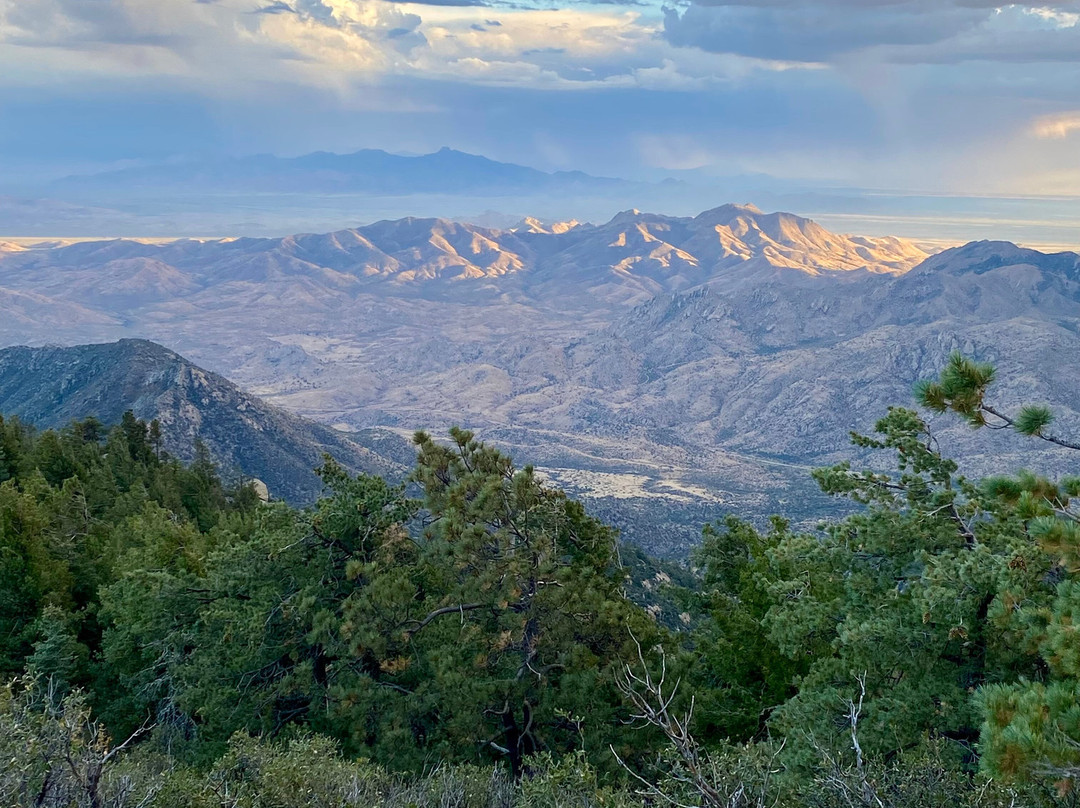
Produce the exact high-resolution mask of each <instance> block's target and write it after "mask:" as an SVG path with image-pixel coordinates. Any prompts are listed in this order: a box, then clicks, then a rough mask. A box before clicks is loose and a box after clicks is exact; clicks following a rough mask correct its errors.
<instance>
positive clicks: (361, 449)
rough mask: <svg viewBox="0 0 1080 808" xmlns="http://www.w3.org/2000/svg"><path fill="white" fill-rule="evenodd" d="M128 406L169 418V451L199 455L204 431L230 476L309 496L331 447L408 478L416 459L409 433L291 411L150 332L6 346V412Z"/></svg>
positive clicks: (1, 386) (300, 498)
mask: <svg viewBox="0 0 1080 808" xmlns="http://www.w3.org/2000/svg"><path fill="white" fill-rule="evenodd" d="M126 410H132V411H133V412H134V413H135V415H137V416H138V417H139V418H142V419H144V420H148V421H149V420H151V419H155V418H156V419H157V420H158V421H160V422H161V427H162V434H163V437H164V446H165V449H166V451H168V452H170V453H172V454H173V455H175V456H178V457H181V458H183V459H185V460H190V459H191V453H192V448H193V445H194V443H195V441H196V440H201V441H202V442H203V443H205V444H206V446H207V447H208V448H209V449H210V452H211V454H212V455H213V457H214V458H215V460H216V462H218V463H219V465H220V466H221V467H222V470H223V472H224V473H225V476H226V478H229V477H230V476H232V475H234V474H238V473H242V474H243V475H245V476H249V477H257V478H259V479H260V480H262V481H263V482H265V483H266V485H267V487H268V488H269V490H270V493H271V495H272V496H275V497H279V498H283V499H289V500H291V501H294V502H308V501H311V500H312V499H314V498H315V496H316V495H317V494H318V492H319V490H320V489H321V485H320V483H319V480H318V478H317V477H316V475H315V474H314V472H313V470H314V469H315V468H316V467H318V466H319V465H321V463H322V456H323V453H324V452H325V453H329V454H331V455H333V456H334V457H335V458H337V459H338V460H339V461H340V462H341V463H343V464H344V465H346V466H348V467H349V468H351V469H353V470H354V471H366V472H370V473H374V474H385V475H388V476H391V477H400V476H401V475H402V474H403V473H404V472H405V469H406V466H405V465H403V463H402V461H404V463H408V462H409V460H410V458H409V455H410V451H409V447H408V446H407V444H406V443H405V441H403V440H402V439H400V438H398V437H397V436H394V435H391V434H389V433H385V432H381V431H378V430H367V431H365V432H363V433H357V434H351V435H346V434H343V433H340V432H338V431H336V430H333V429H330V428H328V427H325V426H323V425H321V424H318V423H315V422H312V421H307V420H305V419H303V418H299V417H297V416H295V415H291V414H289V413H287V412H284V411H282V410H280V409H278V408H276V407H273V406H270V405H269V404H267V403H266V402H264V401H262V400H260V399H258V398H255V397H254V396H251V395H248V394H247V393H244V392H243V391H242V390H240V389H239V388H238V387H236V385H234V384H232V383H230V382H229V381H228V380H226V379H224V378H222V377H221V376H218V375H217V374H214V373H209V372H207V371H205V370H202V369H201V368H199V367H196V366H195V365H193V364H191V363H190V362H188V361H186V360H185V359H184V358H183V357H181V356H179V355H177V354H175V353H173V352H172V351H169V350H167V349H165V348H162V347H161V346H160V345H157V344H155V343H153V342H148V341H145V340H121V341H119V342H116V343H112V344H103V345H102V344H99V345H79V346H75V347H71V348H25V347H15V348H7V349H5V350H0V413H2V414H4V415H8V416H11V415H15V416H18V417H20V418H22V419H23V420H25V421H28V422H30V423H33V424H35V425H37V426H39V427H42V428H46V427H62V426H64V425H66V424H67V423H68V422H70V421H71V420H73V419H76V418H86V417H89V416H94V417H96V418H98V419H99V420H100V421H102V422H104V423H106V424H114V423H118V422H119V420H120V417H121V416H122V415H123V414H124V412H125V411H126Z"/></svg>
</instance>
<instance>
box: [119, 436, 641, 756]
mask: <svg viewBox="0 0 1080 808" xmlns="http://www.w3.org/2000/svg"><path fill="white" fill-rule="evenodd" d="M453 438H454V444H453V445H452V446H449V447H447V446H442V445H439V444H436V443H435V442H434V441H432V440H431V439H430V438H428V437H427V436H423V435H421V436H418V439H417V442H418V445H419V448H420V456H419V461H418V465H417V469H416V473H415V475H414V476H415V480H416V482H417V483H418V484H419V486H420V488H421V490H422V492H423V494H424V499H423V504H424V506H425V510H424V512H423V517H422V519H421V520H420V521H417V520H416V519H414V517H415V516H416V514H417V509H418V504H419V503H417V502H414V501H412V500H410V499H408V498H407V497H406V496H405V494H404V492H403V490H402V489H401V488H394V487H391V486H389V485H388V484H387V483H386V482H385V481H383V480H381V479H379V478H375V477H366V476H361V477H356V478H353V477H350V476H349V475H348V474H346V473H345V472H344V471H343V470H342V469H341V468H340V467H338V466H337V465H335V464H334V463H333V462H328V463H327V465H326V466H325V467H324V468H323V470H322V475H323V479H324V482H325V483H326V486H327V490H328V496H327V497H325V498H324V499H322V500H321V501H320V502H319V503H318V505H317V507H316V508H315V509H314V510H313V511H311V512H297V511H295V510H292V509H290V508H287V507H285V506H283V505H277V506H272V507H265V508H261V509H259V511H258V513H257V515H256V517H255V518H254V520H250V519H249V520H245V521H243V522H241V523H239V524H234V523H233V522H230V521H229V520H228V519H219V520H218V521H217V523H216V524H215V526H214V527H213V528H212V529H211V530H209V532H208V533H205V534H199V533H197V532H195V533H192V532H191V531H192V530H193V527H183V526H175V525H171V524H170V523H169V522H168V521H167V520H163V519H162V518H161V514H160V513H159V512H156V511H148V512H146V513H144V514H143V515H140V516H138V517H135V519H136V521H135V522H132V523H131V525H130V529H131V531H132V533H133V534H136V535H142V536H144V537H145V536H153V538H152V539H151V540H150V541H148V542H146V543H145V544H140V542H139V541H138V540H136V539H134V538H133V539H131V540H129V541H128V542H127V544H128V546H129V548H130V549H129V550H128V552H127V554H126V555H125V556H124V557H123V558H122V559H121V561H120V566H121V567H122V568H124V569H126V570H128V571H127V572H126V573H125V574H124V575H123V576H122V577H121V578H120V579H119V580H117V581H116V582H115V583H113V584H111V585H110V586H108V587H107V588H106V589H105V591H104V594H103V614H104V616H105V617H106V619H107V620H108V622H109V627H108V629H107V630H106V632H105V638H104V645H103V648H104V658H105V661H106V666H105V667H106V668H107V669H108V670H109V671H110V672H111V674H112V675H113V676H114V677H115V681H116V682H117V684H118V687H117V688H116V692H118V693H119V694H123V695H122V698H121V699H120V700H117V701H115V703H114V704H113V706H111V707H110V706H107V707H106V708H105V709H106V711H107V712H106V714H107V715H111V716H115V718H112V719H111V720H113V721H116V722H118V723H119V724H120V725H122V720H121V718H120V716H121V715H123V714H124V713H127V714H135V715H142V714H145V713H146V712H147V711H155V712H156V713H158V714H160V715H166V716H169V717H170V718H169V720H170V721H172V722H173V724H174V725H175V726H174V729H175V731H176V732H178V733H179V734H180V735H181V736H182V737H190V736H191V735H192V733H195V734H197V736H198V738H199V739H200V740H199V746H200V750H201V751H200V752H199V754H200V755H201V756H202V757H203V758H205V756H206V755H208V754H216V753H217V752H219V751H220V750H221V749H223V748H224V744H225V743H226V742H227V740H228V738H229V737H230V736H231V735H232V734H233V733H234V732H235V731H237V730H244V731H247V732H251V733H262V734H267V735H271V736H278V735H282V734H286V735H287V734H289V733H290V732H292V731H294V729H304V730H314V731H318V732H321V733H324V734H326V735H328V736H331V737H334V738H336V739H338V740H339V741H340V742H341V743H342V745H343V747H344V749H345V750H346V751H347V752H348V753H349V754H363V755H368V756H372V757H374V758H375V759H377V760H379V761H380V762H383V763H385V764H387V765H389V766H392V767H395V768H403V769H405V768H414V769H420V768H423V767H425V766H428V767H430V766H432V765H435V764H436V763H438V762H440V761H446V760H457V761H484V760H493V759H494V760H502V759H505V760H506V761H507V762H508V763H509V765H510V767H511V769H512V770H513V771H514V772H515V773H520V772H521V771H522V767H523V765H524V760H525V758H527V757H528V756H530V755H532V754H534V753H537V752H540V751H553V752H559V751H564V750H571V749H580V748H586V749H588V750H590V751H591V752H593V754H595V755H599V753H600V751H601V750H606V747H607V744H609V743H611V742H614V741H616V740H618V738H619V737H620V735H624V734H625V731H623V730H622V729H621V728H620V712H619V710H620V699H619V697H618V694H617V691H616V689H615V687H614V675H613V671H614V669H615V667H616V666H617V663H618V660H619V659H620V655H622V654H624V653H625V651H626V646H627V643H628V642H629V641H630V636H629V632H628V628H629V629H634V630H636V631H637V632H638V633H639V635H640V636H654V637H655V636H657V629H656V628H655V626H654V625H653V623H652V621H650V620H649V618H648V617H647V616H646V615H645V613H644V611H643V610H642V609H640V607H637V606H635V605H634V604H633V603H631V602H630V601H629V599H628V598H627V597H626V596H625V594H624V593H623V591H622V589H621V582H622V575H621V573H620V571H619V569H618V567H617V563H616V554H615V536H614V533H613V532H612V531H611V530H610V529H609V528H607V527H605V526H604V525H602V524H601V523H599V522H597V521H596V520H594V519H592V518H590V517H589V516H588V515H587V514H586V513H585V511H584V509H583V508H582V507H581V505H580V504H579V503H577V502H574V501H572V500H570V499H568V498H567V497H566V496H565V495H564V494H562V492H560V491H557V490H554V489H550V488H548V487H546V486H544V485H542V484H541V483H540V481H539V480H538V478H537V477H536V476H535V475H534V474H533V472H532V470H531V469H524V470H517V469H515V468H514V467H513V465H512V464H511V462H510V459H509V458H508V457H506V456H505V455H502V454H500V453H498V452H497V451H495V450H493V449H491V448H490V447H487V446H485V445H483V444H481V443H479V442H477V441H475V440H474V439H473V438H472V436H471V435H469V434H468V433H464V432H455V433H453ZM200 535H205V536H206V538H207V541H206V542H204V543H203V544H202V545H201V546H199V549H198V550H197V551H196V552H194V553H192V554H191V556H190V557H189V556H187V555H185V553H183V552H178V551H176V550H168V551H166V552H162V548H163V547H164V548H170V547H183V548H185V549H189V548H191V547H192V544H193V543H194V541H195V540H196V539H197V537H199V536H200ZM607 761H608V762H609V763H610V758H607Z"/></svg>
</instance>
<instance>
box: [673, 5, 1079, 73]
mask: <svg viewBox="0 0 1080 808" xmlns="http://www.w3.org/2000/svg"><path fill="white" fill-rule="evenodd" d="M1075 12H1076V3H1075V2H1072V1H1071V0H1070V2H1043V3H1040V4H1039V5H1038V6H1029V5H1018V4H1007V3H1002V2H1000V0H691V2H690V3H689V5H688V6H686V7H685V8H683V9H679V8H668V9H666V10H665V17H664V35H665V36H666V37H667V38H668V39H669V40H670V41H671V42H672V43H674V44H676V45H682V46H688V47H697V48H702V49H704V50H708V51H713V52H718V53H735V54H740V55H744V56H753V57H758V58H764V59H779V60H796V61H806V62H830V61H835V60H837V59H841V58H843V57H845V56H847V55H849V54H853V53H858V52H865V51H868V50H876V51H878V53H879V55H880V56H881V58H882V59H883V60H886V61H897V62H911V63H948V62H956V61H962V60H970V59H987V60H991V61H998V60H1001V61H1025V60H1030V61H1044V60H1047V59H1059V58H1065V59H1068V60H1073V59H1075V58H1076V57H1077V54H1078V53H1080V27H1078V26H1077V22H1078V21H1080V16H1078V15H1077V14H1076V13H1075Z"/></svg>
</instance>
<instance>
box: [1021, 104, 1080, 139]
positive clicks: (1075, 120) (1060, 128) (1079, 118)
mask: <svg viewBox="0 0 1080 808" xmlns="http://www.w3.org/2000/svg"><path fill="white" fill-rule="evenodd" d="M1075 132H1080V110H1077V111H1074V112H1061V113H1057V114H1055V115H1044V116H1042V117H1040V118H1036V119H1035V121H1034V122H1033V123H1032V125H1031V134H1032V135H1034V136H1035V137H1037V138H1039V139H1040V140H1064V139H1065V138H1067V137H1069V136H1070V135H1072V134H1073V133H1075Z"/></svg>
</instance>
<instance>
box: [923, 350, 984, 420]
mask: <svg viewBox="0 0 1080 808" xmlns="http://www.w3.org/2000/svg"><path fill="white" fill-rule="evenodd" d="M996 375H997V372H996V370H995V369H994V366H993V365H990V364H987V363H984V362H976V361H974V360H973V359H969V358H968V357H966V356H964V355H963V354H961V353H953V354H952V355H950V356H949V361H948V364H947V365H946V366H945V369H944V370H943V371H942V372H941V376H940V377H939V378H938V379H937V380H935V381H922V382H919V384H917V385H916V386H915V398H916V399H917V400H918V402H919V403H920V404H922V405H923V406H924V407H926V408H927V409H928V410H932V411H934V412H947V411H949V410H952V411H953V412H956V413H958V414H959V415H961V416H963V417H964V418H965V419H966V420H967V421H968V423H970V424H971V425H972V426H974V427H980V426H984V425H985V424H986V417H985V414H984V411H983V407H984V398H985V396H986V389H987V388H988V387H989V386H990V385H991V384H992V383H993V381H994V378H995V377H996Z"/></svg>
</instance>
